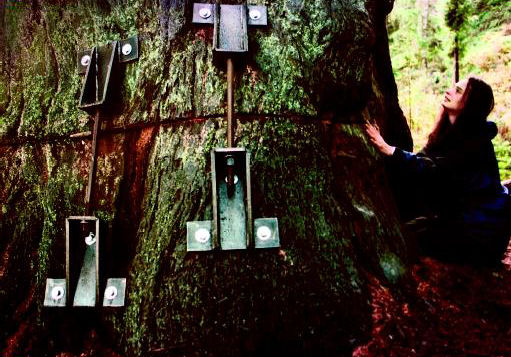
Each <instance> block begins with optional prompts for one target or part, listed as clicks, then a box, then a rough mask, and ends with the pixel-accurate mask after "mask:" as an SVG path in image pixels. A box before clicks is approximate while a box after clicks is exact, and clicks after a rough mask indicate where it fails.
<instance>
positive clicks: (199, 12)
mask: <svg viewBox="0 0 511 357" xmlns="http://www.w3.org/2000/svg"><path fill="white" fill-rule="evenodd" d="M214 21H215V5H213V4H200V3H194V4H193V17H192V22H193V23H194V24H213V23H214Z"/></svg>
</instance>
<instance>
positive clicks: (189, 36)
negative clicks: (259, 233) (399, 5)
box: [0, 0, 411, 356]
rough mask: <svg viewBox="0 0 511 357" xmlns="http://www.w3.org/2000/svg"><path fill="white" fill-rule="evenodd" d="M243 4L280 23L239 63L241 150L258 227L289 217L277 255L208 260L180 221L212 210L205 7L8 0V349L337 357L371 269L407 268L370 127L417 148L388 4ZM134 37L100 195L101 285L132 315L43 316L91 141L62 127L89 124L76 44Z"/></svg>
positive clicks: (1, 316) (364, 318)
mask: <svg viewBox="0 0 511 357" xmlns="http://www.w3.org/2000/svg"><path fill="white" fill-rule="evenodd" d="M229 3H239V2H237V1H229ZM250 3H251V4H265V5H266V6H267V7H268V17H269V26H268V27H266V28H264V29H255V28H250V29H249V49H250V50H249V53H248V55H247V56H246V58H244V59H243V61H238V62H237V65H236V78H235V79H236V91H235V98H236V100H235V112H236V113H237V114H238V115H237V117H238V118H239V125H238V127H237V131H236V137H237V143H238V146H243V147H246V148H247V149H248V150H249V151H250V152H251V153H252V167H251V170H252V189H253V210H254V217H278V219H279V229H280V237H281V245H282V246H281V249H272V250H265V251H262V250H261V251H255V250H247V251H235V252H225V251H224V252H222V251H217V252H211V253H187V252H186V222H187V221H193V220H206V219H211V216H212V204H211V200H212V196H211V180H210V169H211V168H210V163H209V153H210V151H211V149H212V148H214V147H222V146H224V145H225V140H226V123H225V121H224V119H223V116H224V111H225V101H226V100H225V99H226V95H225V91H226V80H225V70H224V67H223V66H222V65H221V64H220V65H218V64H216V63H215V62H214V61H213V53H212V33H213V30H212V28H209V27H199V26H195V25H193V24H192V23H191V15H192V7H193V6H192V5H193V3H192V2H191V1H185V0H160V1H159V2H158V1H144V0H131V1H116V0H110V1H106V0H100V1H42V0H33V1H30V2H26V1H18V0H11V1H3V2H1V3H0V21H1V27H0V31H1V32H0V44H1V46H0V203H1V210H0V306H1V308H0V325H1V326H3V327H4V328H3V329H1V331H0V350H3V355H11V356H15V355H33V356H36V355H37V356H45V355H48V356H54V355H56V354H58V353H60V352H69V353H75V354H79V352H80V351H96V350H98V348H99V347H97V345H98V344H99V345H100V346H103V347H102V348H107V349H110V350H113V351H116V352H117V353H119V354H122V355H128V356H148V355H163V356H170V355H172V356H174V355H175V356H181V355H183V356H184V355H186V356H190V355H197V356H199V355H200V356H203V355H216V356H228V355H233V356H237V355H265V356H267V355H273V354H279V355H315V356H319V355H335V354H341V355H342V354H343V353H347V351H350V349H351V346H352V345H353V344H355V343H357V341H360V339H362V338H363V337H364V334H365V333H367V332H368V331H369V328H370V324H371V316H370V296H369V294H368V292H367V290H366V281H367V278H366V277H367V274H373V275H377V276H380V277H381V279H383V280H385V279H386V280H388V281H390V282H392V283H394V282H396V281H398V280H399V278H400V276H401V275H402V274H403V272H404V270H405V268H406V260H407V253H406V247H405V244H404V241H403V237H402V232H401V229H400V225H399V222H398V219H397V213H396V209H395V205H394V203H393V200H392V197H391V194H390V192H389V189H388V187H387V184H386V178H385V173H384V169H383V162H382V159H381V157H380V155H379V154H377V153H376V151H375V150H374V149H373V148H372V147H371V146H370V145H369V143H368V141H367V138H366V137H365V134H364V131H363V126H362V124H363V123H364V122H366V121H374V122H377V123H379V125H380V126H381V127H382V128H383V129H384V131H385V134H386V136H387V137H389V138H391V140H392V141H393V142H395V143H396V144H401V145H402V146H406V145H409V143H410V142H411V141H410V133H409V131H408V128H407V126H406V122H405V121H404V118H403V117H402V113H401V111H400V109H399V106H398V105H397V94H396V91H395V83H394V79H393V77H392V72H391V68H390V59H389V57H388V44H387V43H386V39H387V38H386V34H385V27H384V21H385V16H386V14H387V12H388V11H389V10H390V7H391V5H392V2H391V1H388V2H382V1H381V0H366V1H362V0H358V1H357V0H327V1H325V0H316V1H302V0H278V1H266V2H264V1H252V2H250ZM382 3H385V6H383V5H382ZM136 33H138V34H139V36H140V39H141V42H140V45H141V48H140V58H139V60H138V61H137V62H134V63H130V64H127V65H125V66H124V67H123V68H124V69H123V70H122V73H121V78H122V81H121V82H120V83H119V82H118V83H112V88H111V90H112V91H113V92H115V93H116V94H117V95H116V96H115V97H116V98H117V99H116V100H115V103H113V104H112V110H111V114H108V115H105V116H104V117H103V125H102V134H101V136H100V139H99V154H98V172H97V181H96V191H95V192H96V194H95V195H94V197H93V203H94V212H95V215H96V216H98V217H99V218H100V219H101V221H102V224H103V230H104V234H103V239H104V240H105V241H106V242H107V246H106V248H105V251H104V252H102V255H103V256H104V257H108V259H107V260H106V265H105V271H103V272H102V274H103V276H104V277H115V276H121V277H122V276H124V277H126V278H127V280H128V288H127V301H126V307H125V308H123V309H118V310H107V309H102V308H97V309H90V310H86V311H81V310H76V309H72V308H65V309H48V308H43V306H42V303H43V295H44V287H45V280H46V278H47V277H54V278H58V277H64V273H65V270H64V269H65V268H64V265H65V259H64V249H65V239H64V236H65V232H64V227H65V225H64V222H65V218H66V217H68V216H71V215H81V214H83V213H84V204H83V198H84V195H85V187H86V184H87V172H88V164H89V160H90V156H91V138H90V136H89V137H82V138H78V139H76V138H74V139H73V138H70V134H73V133H76V132H83V131H87V130H90V128H91V125H90V117H89V116H88V115H87V114H86V113H85V112H82V111H81V110H79V109H78V106H77V102H78V97H79V94H80V90H81V81H82V78H81V76H80V75H78V74H77V72H76V51H77V50H79V49H86V48H91V47H92V46H93V45H96V44H104V43H106V42H107V41H110V40H117V39H122V38H126V37H129V36H130V35H133V34H136ZM119 128H122V129H119ZM98 341H99V342H98ZM91 346H92V347H91ZM95 346H96V347H95Z"/></svg>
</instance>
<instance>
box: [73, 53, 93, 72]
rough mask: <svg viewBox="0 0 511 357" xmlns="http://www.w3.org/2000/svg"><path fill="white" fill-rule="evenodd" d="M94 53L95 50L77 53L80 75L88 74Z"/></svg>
mask: <svg viewBox="0 0 511 357" xmlns="http://www.w3.org/2000/svg"><path fill="white" fill-rule="evenodd" d="M92 51H93V49H89V50H84V51H78V52H77V53H76V69H77V72H78V74H85V73H87V68H88V67H89V64H90V62H91V61H92Z"/></svg>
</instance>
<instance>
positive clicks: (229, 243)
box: [211, 148, 252, 250]
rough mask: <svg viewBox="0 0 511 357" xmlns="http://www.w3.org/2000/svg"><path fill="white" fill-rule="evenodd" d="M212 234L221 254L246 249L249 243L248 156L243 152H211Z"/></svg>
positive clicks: (223, 149) (250, 205)
mask: <svg viewBox="0 0 511 357" xmlns="http://www.w3.org/2000/svg"><path fill="white" fill-rule="evenodd" d="M211 179H212V189H213V193H212V196H213V232H214V233H215V238H216V240H217V241H218V242H219V244H220V247H221V248H222V250H234V249H247V246H248V245H249V242H250V241H251V240H252V230H251V229H250V227H251V222H252V191H251V181H250V153H249V152H248V151H247V150H246V149H245V148H216V149H214V150H213V151H212V152H211Z"/></svg>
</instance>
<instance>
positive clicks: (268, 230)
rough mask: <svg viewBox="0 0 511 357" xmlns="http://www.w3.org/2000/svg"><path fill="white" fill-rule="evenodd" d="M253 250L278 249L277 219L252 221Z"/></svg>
mask: <svg viewBox="0 0 511 357" xmlns="http://www.w3.org/2000/svg"><path fill="white" fill-rule="evenodd" d="M254 241H255V243H254V246H255V248H258V249H259V248H278V247H280V237H279V222H278V220H277V218H274V217H272V218H256V219H255V220H254Z"/></svg>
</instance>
